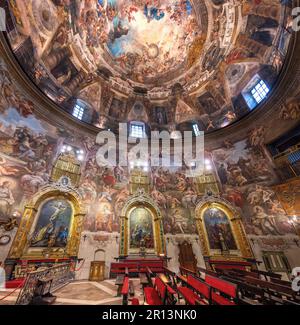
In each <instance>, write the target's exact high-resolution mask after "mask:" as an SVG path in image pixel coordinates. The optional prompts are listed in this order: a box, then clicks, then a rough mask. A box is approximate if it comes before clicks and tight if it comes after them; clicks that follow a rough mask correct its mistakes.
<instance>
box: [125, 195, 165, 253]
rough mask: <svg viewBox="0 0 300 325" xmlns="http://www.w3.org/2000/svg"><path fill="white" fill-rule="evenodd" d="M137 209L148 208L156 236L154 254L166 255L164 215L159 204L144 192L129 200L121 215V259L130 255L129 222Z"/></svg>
mask: <svg viewBox="0 0 300 325" xmlns="http://www.w3.org/2000/svg"><path fill="white" fill-rule="evenodd" d="M135 208H146V209H147V210H148V211H149V212H150V214H151V216H152V218H153V220H152V223H153V235H154V246H155V249H154V252H155V254H156V255H157V256H161V255H165V253H166V248H165V239H164V232H163V224H162V215H161V212H160V210H159V208H158V206H157V204H156V203H155V202H154V201H153V200H152V199H151V198H150V197H149V196H148V195H146V194H145V193H144V192H143V191H140V192H139V193H138V194H137V195H135V196H133V197H131V198H129V199H128V201H127V202H126V203H125V205H124V207H123V209H122V212H121V215H120V236H121V240H120V250H119V251H120V257H127V256H128V255H129V254H130V247H129V242H130V239H129V231H130V229H129V222H130V214H131V212H132V211H133V210H134V209H135Z"/></svg>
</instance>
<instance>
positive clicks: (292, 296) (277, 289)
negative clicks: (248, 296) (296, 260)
mask: <svg viewBox="0 0 300 325" xmlns="http://www.w3.org/2000/svg"><path fill="white" fill-rule="evenodd" d="M243 279H244V281H245V282H247V283H250V284H253V285H256V286H258V287H260V288H262V289H263V290H265V292H266V293H267V294H268V295H269V297H270V298H271V299H272V300H275V298H279V300H278V303H284V300H292V301H295V302H297V303H299V302H300V297H299V296H297V293H296V292H295V291H293V289H292V288H291V287H287V286H283V285H280V284H276V283H273V282H269V281H264V280H260V279H255V278H251V277H244V278H243Z"/></svg>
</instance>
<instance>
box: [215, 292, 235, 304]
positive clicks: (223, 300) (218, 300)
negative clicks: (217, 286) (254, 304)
mask: <svg viewBox="0 0 300 325" xmlns="http://www.w3.org/2000/svg"><path fill="white" fill-rule="evenodd" d="M211 298H212V301H213V302H215V303H216V304H218V305H223V306H235V305H236V304H235V303H234V302H233V301H231V300H229V299H226V298H224V297H222V296H220V295H219V294H217V293H215V292H212V294H211Z"/></svg>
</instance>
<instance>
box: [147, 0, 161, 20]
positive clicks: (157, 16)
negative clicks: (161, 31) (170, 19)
mask: <svg viewBox="0 0 300 325" xmlns="http://www.w3.org/2000/svg"><path fill="white" fill-rule="evenodd" d="M144 15H145V17H146V18H147V20H148V23H150V22H151V21H152V20H157V21H159V20H161V19H163V18H164V17H165V13H164V11H163V10H162V9H159V8H156V7H149V2H148V3H146V4H145V7H144Z"/></svg>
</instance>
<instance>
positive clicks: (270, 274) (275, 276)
mask: <svg viewBox="0 0 300 325" xmlns="http://www.w3.org/2000/svg"><path fill="white" fill-rule="evenodd" d="M252 272H253V273H257V274H259V275H261V276H263V277H264V278H265V280H266V281H268V280H269V278H273V279H278V280H281V278H282V276H281V275H280V274H276V273H273V272H266V271H261V270H252Z"/></svg>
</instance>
